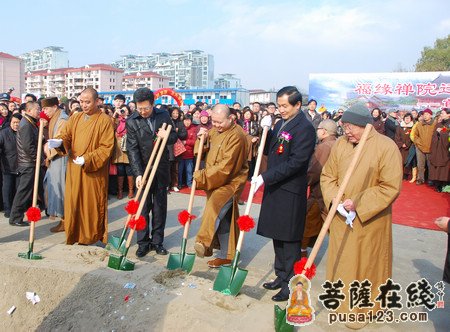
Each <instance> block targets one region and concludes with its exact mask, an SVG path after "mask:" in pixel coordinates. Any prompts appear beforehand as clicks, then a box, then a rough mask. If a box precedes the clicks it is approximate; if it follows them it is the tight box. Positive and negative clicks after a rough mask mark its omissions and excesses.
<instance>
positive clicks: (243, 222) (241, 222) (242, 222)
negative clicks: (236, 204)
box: [237, 215, 255, 232]
mask: <svg viewBox="0 0 450 332" xmlns="http://www.w3.org/2000/svg"><path fill="white" fill-rule="evenodd" d="M237 223H238V226H239V229H240V230H241V231H243V232H250V231H251V230H252V229H253V228H254V227H255V221H254V220H253V218H252V217H250V216H248V215H244V216H240V217H239V218H238V220H237Z"/></svg>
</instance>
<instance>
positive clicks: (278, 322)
mask: <svg viewBox="0 0 450 332" xmlns="http://www.w3.org/2000/svg"><path fill="white" fill-rule="evenodd" d="M274 314H275V317H274V324H275V332H293V331H294V327H293V326H292V325H290V324H288V323H287V322H286V309H281V308H280V307H279V306H278V305H275V307H274Z"/></svg>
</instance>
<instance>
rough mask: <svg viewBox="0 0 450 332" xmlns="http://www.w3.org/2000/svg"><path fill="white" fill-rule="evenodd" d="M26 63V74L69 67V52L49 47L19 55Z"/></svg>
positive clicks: (61, 48) (57, 47) (60, 48)
mask: <svg viewBox="0 0 450 332" xmlns="http://www.w3.org/2000/svg"><path fill="white" fill-rule="evenodd" d="M19 58H21V59H22V60H23V61H24V63H25V72H29V71H36V70H44V69H57V68H67V67H69V59H68V52H67V51H64V50H63V47H59V46H49V47H45V48H43V49H39V50H34V51H31V52H28V53H24V54H22V55H19Z"/></svg>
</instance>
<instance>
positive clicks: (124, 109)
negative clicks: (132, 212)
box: [112, 105, 134, 199]
mask: <svg viewBox="0 0 450 332" xmlns="http://www.w3.org/2000/svg"><path fill="white" fill-rule="evenodd" d="M130 113H131V112H130V109H129V107H128V106H127V105H122V106H121V108H118V109H116V110H115V112H114V114H113V118H114V128H115V141H116V142H115V148H114V154H113V158H112V163H113V164H116V166H117V199H122V198H123V183H124V181H125V176H126V177H127V180H128V198H133V197H134V178H133V171H132V170H131V166H130V161H129V160H128V153H127V128H126V126H125V123H126V120H127V118H128V116H129V115H130Z"/></svg>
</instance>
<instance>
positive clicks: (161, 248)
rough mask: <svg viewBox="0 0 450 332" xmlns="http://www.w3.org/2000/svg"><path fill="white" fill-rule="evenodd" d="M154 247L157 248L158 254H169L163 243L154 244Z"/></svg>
mask: <svg viewBox="0 0 450 332" xmlns="http://www.w3.org/2000/svg"><path fill="white" fill-rule="evenodd" d="M152 247H153V248H154V249H155V251H156V253H157V254H158V255H167V254H168V253H169V252H168V251H167V250H166V248H164V247H163V245H162V244H153V245H152Z"/></svg>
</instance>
